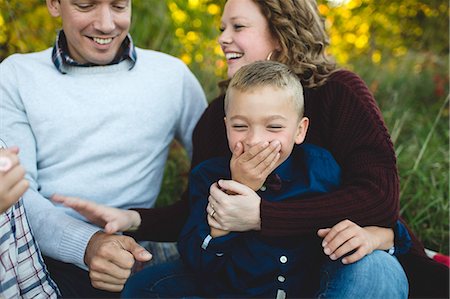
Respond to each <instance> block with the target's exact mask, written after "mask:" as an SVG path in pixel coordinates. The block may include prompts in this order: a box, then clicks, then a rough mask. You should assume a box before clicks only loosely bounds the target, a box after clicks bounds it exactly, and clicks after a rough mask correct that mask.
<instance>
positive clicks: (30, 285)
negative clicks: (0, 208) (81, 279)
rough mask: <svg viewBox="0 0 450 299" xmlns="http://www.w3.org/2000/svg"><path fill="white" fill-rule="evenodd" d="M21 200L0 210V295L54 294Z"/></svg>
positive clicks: (54, 295)
mask: <svg viewBox="0 0 450 299" xmlns="http://www.w3.org/2000/svg"><path fill="white" fill-rule="evenodd" d="M58 295H59V291H58V288H57V286H56V284H55V283H54V281H53V280H52V279H51V278H50V275H49V273H48V272H47V269H46V267H45V265H44V261H43V259H42V256H41V253H40V251H39V248H38V245H37V243H36V241H35V239H34V237H33V234H32V233H31V229H30V225H29V224H28V220H27V217H26V214H25V209H24V207H23V204H22V200H20V201H19V202H17V203H16V204H15V205H14V206H12V207H11V208H10V209H8V210H7V211H6V212H5V213H0V298H38V297H39V298H57V296H58Z"/></svg>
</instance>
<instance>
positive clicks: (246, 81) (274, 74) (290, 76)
mask: <svg viewBox="0 0 450 299" xmlns="http://www.w3.org/2000/svg"><path fill="white" fill-rule="evenodd" d="M266 86H271V87H274V88H277V89H284V90H288V91H289V92H290V93H291V96H292V102H293V104H294V105H295V107H296V108H297V111H298V115H299V116H300V117H303V112H304V99H303V87H302V84H301V83H300V80H299V78H298V77H297V75H295V73H294V72H293V71H292V70H291V69H290V68H289V67H288V66H286V65H285V64H282V63H279V62H276V61H270V60H266V61H258V62H254V63H251V64H248V65H245V66H243V67H241V68H240V69H239V70H238V71H237V72H236V73H235V74H234V76H233V78H232V79H231V81H230V84H229V85H228V89H227V93H226V95H225V113H226V112H227V109H228V105H229V101H230V100H229V96H230V90H231V89H234V90H237V91H240V92H245V91H248V90H252V89H254V88H258V87H266ZM276 100H277V99H274V101H276Z"/></svg>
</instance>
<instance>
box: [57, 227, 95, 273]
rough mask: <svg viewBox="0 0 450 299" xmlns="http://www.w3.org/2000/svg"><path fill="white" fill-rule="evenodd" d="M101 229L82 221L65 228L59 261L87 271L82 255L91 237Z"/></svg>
mask: <svg viewBox="0 0 450 299" xmlns="http://www.w3.org/2000/svg"><path fill="white" fill-rule="evenodd" d="M100 230H101V229H100V228H98V227H96V226H94V225H91V224H88V223H86V222H82V221H74V222H71V223H70V224H69V225H67V226H66V228H65V232H66V233H64V237H63V238H62V240H61V244H60V247H59V256H60V258H61V261H63V262H68V263H72V264H75V265H76V266H78V267H80V268H82V269H84V270H88V267H87V266H86V264H85V263H84V254H85V252H86V247H87V244H88V243H89V240H90V239H91V238H92V236H93V235H94V234H95V233H96V232H98V231H100Z"/></svg>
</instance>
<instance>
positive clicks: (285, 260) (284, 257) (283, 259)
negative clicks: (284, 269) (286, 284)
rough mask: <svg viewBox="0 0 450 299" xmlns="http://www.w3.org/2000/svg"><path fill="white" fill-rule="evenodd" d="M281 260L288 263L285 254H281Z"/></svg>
mask: <svg viewBox="0 0 450 299" xmlns="http://www.w3.org/2000/svg"><path fill="white" fill-rule="evenodd" d="M280 262H281V263H282V264H286V263H287V257H286V256H284V255H282V256H280Z"/></svg>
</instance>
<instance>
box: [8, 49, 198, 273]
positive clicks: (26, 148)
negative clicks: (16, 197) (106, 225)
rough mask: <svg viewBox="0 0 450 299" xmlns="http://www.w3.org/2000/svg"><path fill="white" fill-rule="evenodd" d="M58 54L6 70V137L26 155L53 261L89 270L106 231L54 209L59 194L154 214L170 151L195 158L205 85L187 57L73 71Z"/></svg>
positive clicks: (30, 204) (143, 57)
mask: <svg viewBox="0 0 450 299" xmlns="http://www.w3.org/2000/svg"><path fill="white" fill-rule="evenodd" d="M51 50H52V49H47V50H45V51H42V52H38V53H31V54H15V55H12V56H10V57H9V58H7V59H5V60H4V61H3V62H2V63H1V64H0V78H1V80H0V96H1V102H0V116H1V122H0V128H1V131H0V138H1V139H2V140H4V141H5V142H6V143H7V144H8V145H10V146H11V145H17V146H19V147H20V150H21V152H20V160H21V163H22V164H23V165H24V167H25V168H26V170H27V179H28V180H29V181H30V189H29V190H28V191H27V192H26V193H25V195H24V202H25V207H26V209H27V213H28V216H29V219H30V222H31V226H32V229H33V232H34V234H35V236H36V239H37V240H38V243H39V245H40V247H41V249H42V252H43V253H44V255H47V256H50V257H52V258H55V259H57V260H61V261H63V262H68V263H75V264H77V265H78V266H80V267H84V261H83V258H84V253H85V248H86V246H87V243H88V241H89V239H90V238H91V236H92V235H93V234H94V233H95V232H97V231H98V230H99V228H98V227H96V226H94V225H91V224H89V223H87V222H85V221H84V220H85V219H83V218H82V217H81V216H80V215H79V214H77V213H76V212H74V211H72V210H70V209H66V208H64V207H61V206H58V205H56V206H55V205H54V204H53V203H52V202H51V201H50V200H49V198H50V197H51V196H52V195H53V194H55V193H57V194H62V195H67V196H77V197H81V198H86V199H89V200H93V201H95V202H98V203H101V204H106V205H108V206H113V207H120V208H124V209H128V208H133V207H134V208H136V207H139V208H150V207H152V206H153V205H154V203H155V200H156V197H157V195H158V193H159V190H160V185H161V180H162V177H163V172H164V165H165V162H166V158H167V155H168V150H169V147H170V144H171V142H172V140H173V139H174V138H176V139H178V140H179V141H180V142H181V143H182V144H183V145H184V146H185V148H186V149H187V151H188V153H189V154H191V153H192V144H191V138H192V131H193V129H194V127H195V124H196V123H197V121H198V119H199V118H200V116H201V114H202V113H203V111H204V109H205V108H206V104H207V103H206V99H205V95H204V93H203V91H202V88H201V86H200V84H199V83H198V81H197V79H196V78H195V77H194V75H193V74H192V73H191V72H190V71H189V69H188V68H187V67H186V66H185V65H184V64H183V63H182V62H181V61H180V60H178V59H176V58H174V57H171V56H169V55H166V54H162V53H158V52H155V51H150V50H142V49H136V50H137V62H136V65H135V66H134V67H133V68H132V69H131V70H130V62H129V60H124V61H122V62H120V63H119V64H114V65H109V66H94V67H75V66H65V70H66V71H67V74H65V75H63V74H61V73H60V72H58V70H57V69H56V68H55V66H54V65H53V63H52V60H51Z"/></svg>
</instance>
